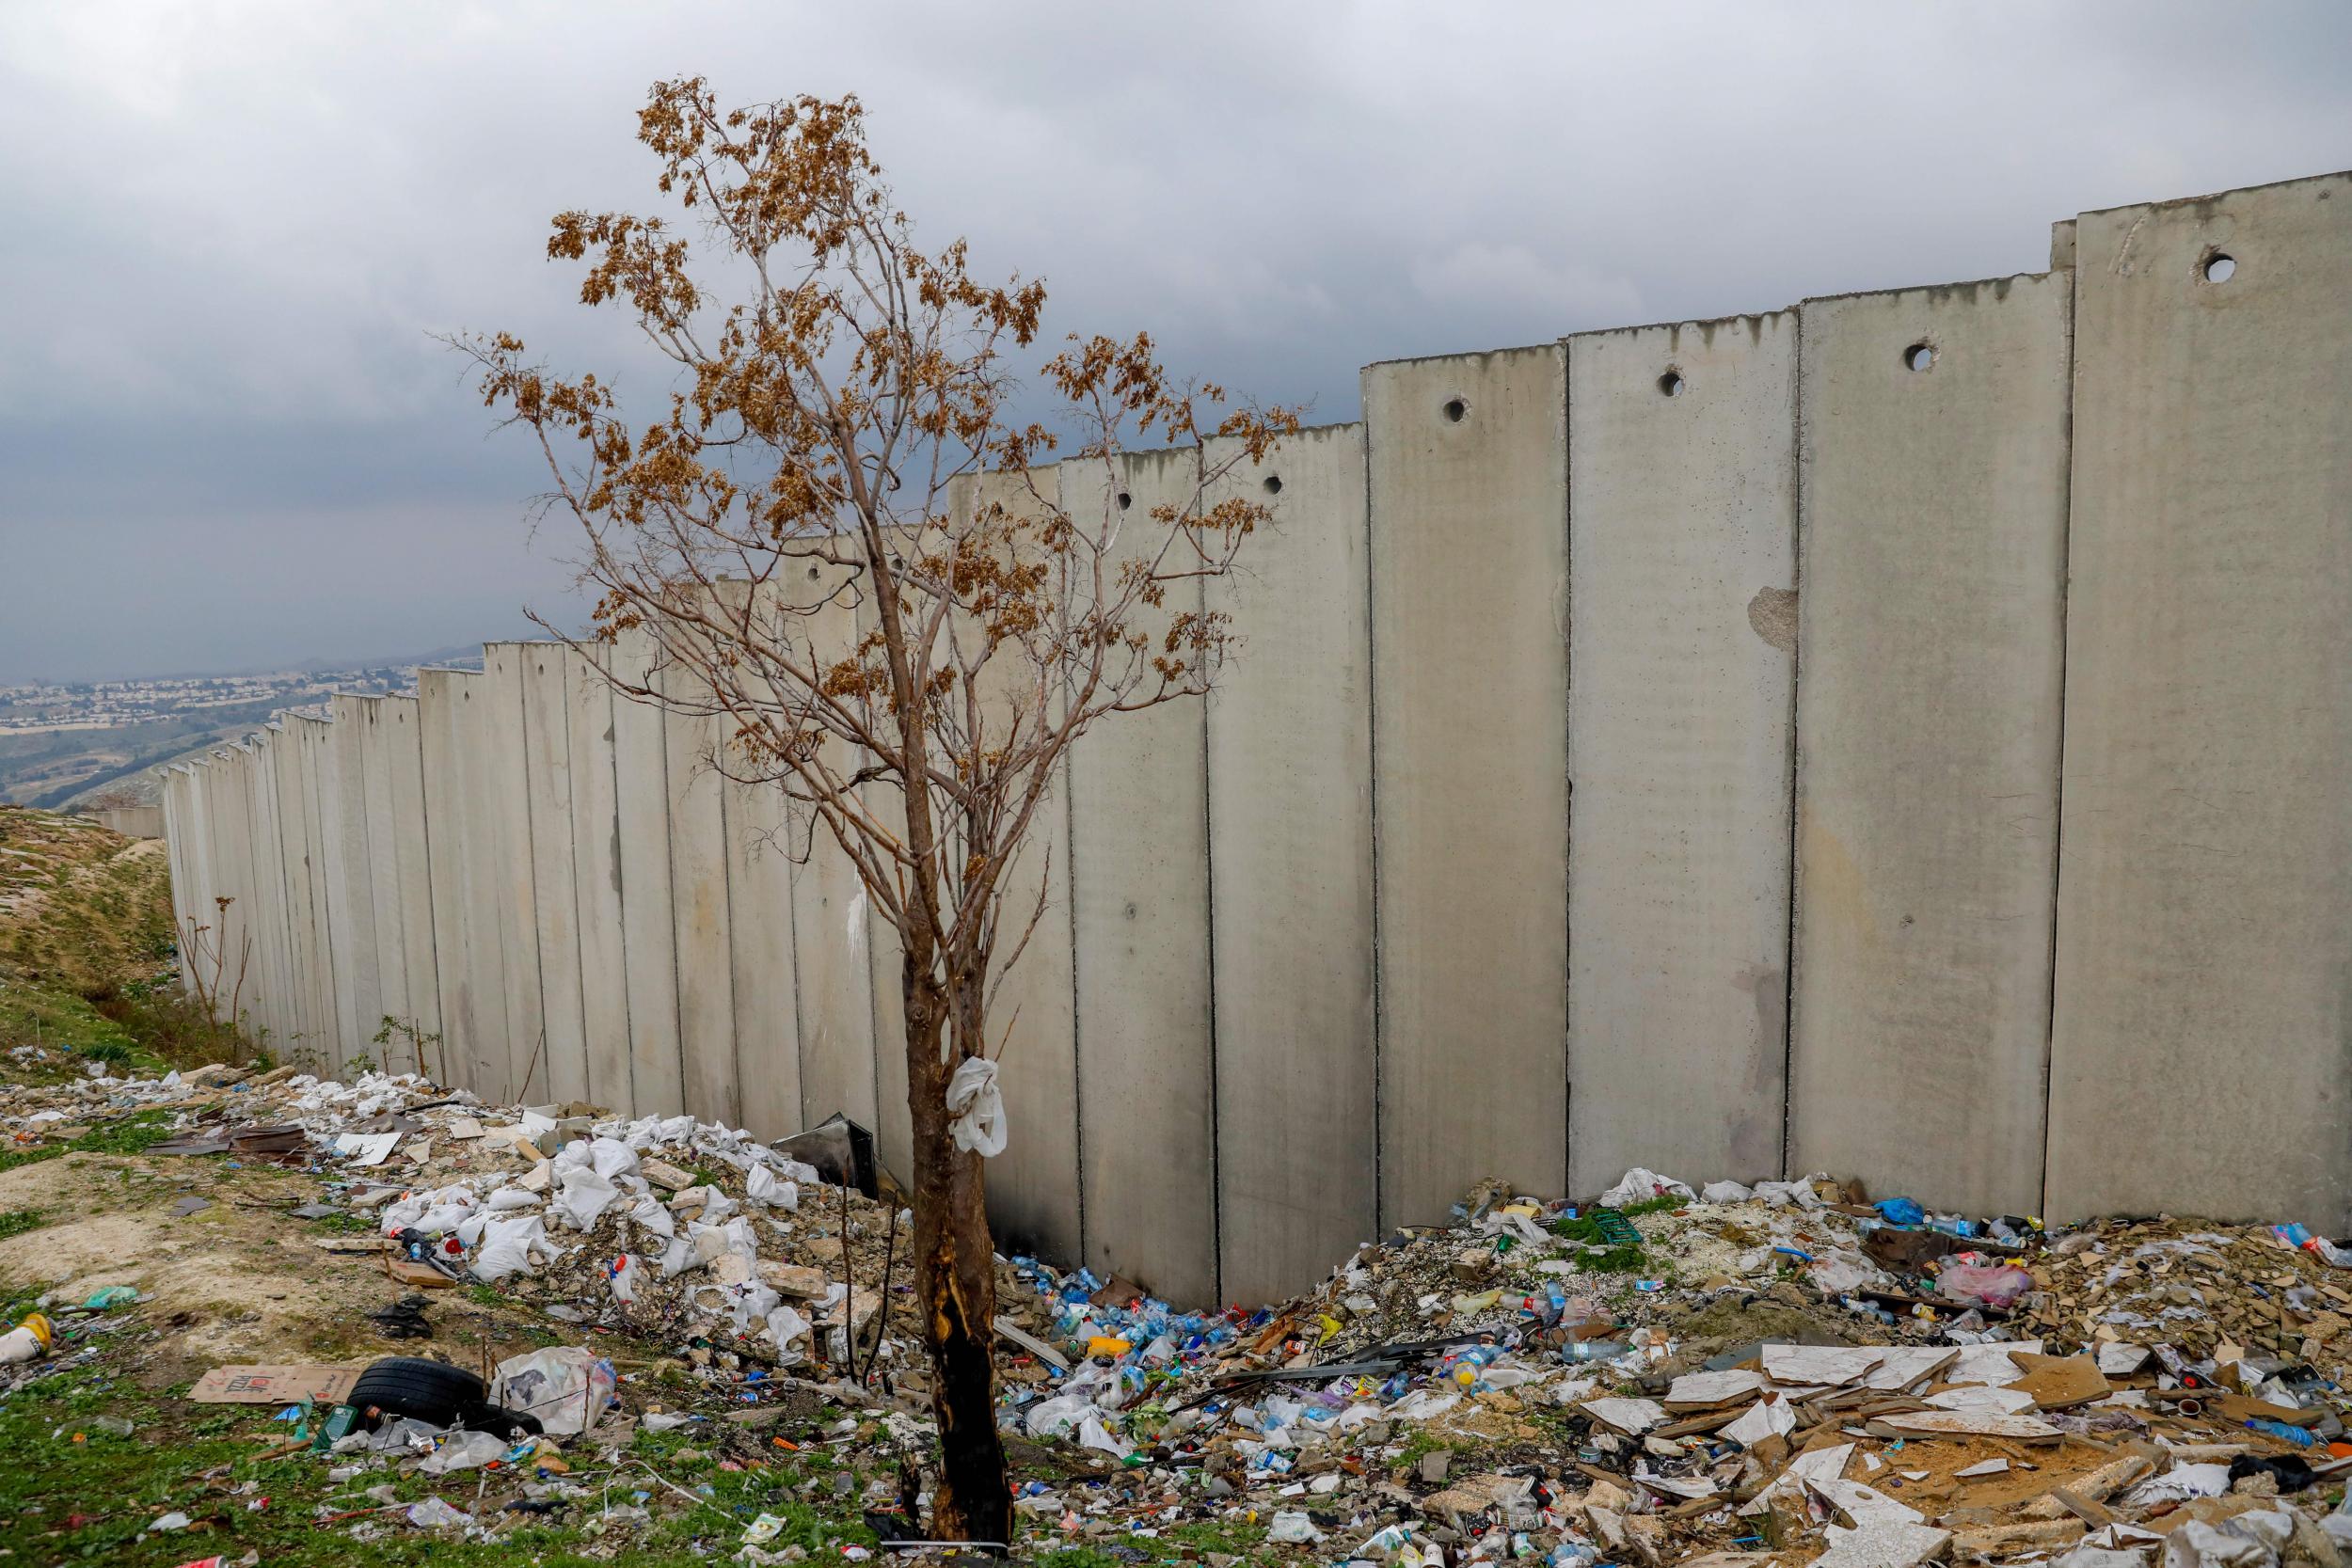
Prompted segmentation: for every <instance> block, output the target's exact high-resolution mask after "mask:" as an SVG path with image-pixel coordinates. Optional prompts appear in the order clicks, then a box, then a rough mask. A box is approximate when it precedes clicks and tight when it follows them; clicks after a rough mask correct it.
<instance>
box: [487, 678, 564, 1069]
mask: <svg viewBox="0 0 2352 1568" xmlns="http://www.w3.org/2000/svg"><path fill="white" fill-rule="evenodd" d="M526 646H527V645H526V644H524V643H521V642H487V643H485V644H483V648H482V673H483V682H484V686H485V693H484V695H485V701H486V702H487V704H488V705H487V707H486V709H485V711H484V713H483V714H481V715H480V716H479V717H478V718H477V722H478V723H480V724H482V725H483V726H484V728H483V730H482V732H481V734H482V744H483V748H484V750H483V756H482V761H483V763H484V767H485V771H484V775H483V792H482V794H481V795H480V796H479V797H478V799H479V800H481V802H482V803H483V804H484V805H485V806H486V807H488V808H490V809H489V812H488V818H489V828H490V845H491V847H492V852H493V854H494V856H495V859H494V860H493V861H492V862H491V864H492V865H493V867H494V868H495V871H496V876H495V878H494V879H493V881H492V884H491V886H492V896H493V898H494V899H495V905H494V908H495V911H496V915H497V920H498V931H499V942H500V945H501V947H502V948H503V949H504V955H505V959H504V961H505V965H506V988H505V1001H506V1052H507V1064H506V1070H507V1078H506V1082H507V1084H508V1085H509V1088H508V1090H507V1093H508V1095H509V1097H510V1098H513V1099H517V1100H536V1099H537V1098H538V1097H539V1096H541V1095H543V1094H545V1093H546V1090H547V1083H548V1066H547V1018H546V1011H545V1008H544V1006H542V1004H541V992H540V984H539V920H538V916H537V914H536V913H535V912H534V911H533V910H532V904H533V903H534V902H535V901H536V898H537V888H536V879H535V877H534V874H533V872H532V865H531V782H530V779H529V777H528V775H527V773H526V771H525V766H524V761H523V749H524V736H523V662H524V660H525V658H526V657H528V656H527V654H526V652H525V649H526Z"/></svg>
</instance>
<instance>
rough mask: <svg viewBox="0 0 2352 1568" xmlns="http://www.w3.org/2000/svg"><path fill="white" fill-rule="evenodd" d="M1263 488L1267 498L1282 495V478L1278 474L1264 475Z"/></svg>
mask: <svg viewBox="0 0 2352 1568" xmlns="http://www.w3.org/2000/svg"><path fill="white" fill-rule="evenodd" d="M1263 488H1264V490H1265V493H1266V494H1267V495H1269V496H1279V495H1280V494H1281V493H1282V476H1281V475H1280V474H1268V475H1266V476H1265V484H1264V486H1263Z"/></svg>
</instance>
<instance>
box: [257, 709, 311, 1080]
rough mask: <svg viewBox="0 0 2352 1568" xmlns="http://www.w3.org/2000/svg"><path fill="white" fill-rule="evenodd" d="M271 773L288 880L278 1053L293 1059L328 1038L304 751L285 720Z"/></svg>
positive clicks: (273, 740) (273, 745) (276, 734)
mask: <svg viewBox="0 0 2352 1568" xmlns="http://www.w3.org/2000/svg"><path fill="white" fill-rule="evenodd" d="M269 759H270V774H271V779H272V783H273V785H274V787H275V791H276V795H277V800H278V860H279V863H280V865H281V866H282V867H283V875H284V877H285V879H286V919H287V926H288V929H287V937H288V941H287V944H286V958H287V966H288V971H289V973H288V976H287V981H288V984H287V993H286V1008H287V1012H288V1015H289V1021H290V1022H289V1027H288V1029H287V1032H286V1033H285V1034H284V1035H283V1036H281V1037H279V1040H278V1050H279V1051H280V1052H282V1053H285V1054H287V1055H288V1056H289V1057H290V1058H291V1057H294V1055H296V1054H297V1053H309V1052H310V1051H312V1050H314V1049H316V1046H317V1044H318V1043H319V1042H320V1041H322V1040H323V1039H324V1037H323V1036H322V1035H320V1034H319V1033H318V1030H317V1023H316V1014H315V1012H314V1010H313V997H314V995H315V990H314V976H315V971H314V969H313V967H312V953H313V949H314V947H315V944H316V942H317V937H318V928H319V921H318V912H317V911H316V910H315V909H314V908H313V907H312V904H311V901H310V860H309V847H308V840H307V835H306V834H305V833H304V832H303V827H302V810H303V807H302V782H301V780H302V749H301V744H300V741H299V740H298V739H297V737H296V736H295V735H294V726H293V724H292V722H291V721H279V723H278V726H277V728H276V729H275V730H274V731H273V733H272V734H271V736H270V744H269Z"/></svg>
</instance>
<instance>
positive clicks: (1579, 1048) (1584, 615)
mask: <svg viewBox="0 0 2352 1568" xmlns="http://www.w3.org/2000/svg"><path fill="white" fill-rule="evenodd" d="M1567 350H1568V474H1569V509H1568V560H1569V562H1570V568H1569V598H1568V604H1569V609H1568V626H1569V655H1568V668H1569V671H1570V680H1569V688H1568V779H1569V791H1570V794H1569V799H1570V802H1571V804H1570V811H1569V818H1568V936H1569V943H1568V962H1569V970H1568V1073H1569V1082H1570V1085H1571V1086H1572V1093H1571V1101H1570V1105H1571V1116H1570V1121H1569V1128H1568V1190H1569V1191H1570V1192H1572V1193H1596V1192H1599V1191H1601V1190H1602V1189H1603V1188H1606V1187H1608V1186H1610V1185H1611V1184H1613V1183H1614V1182H1615V1181H1616V1180H1617V1179H1618V1178H1619V1177H1621V1176H1623V1175H1624V1174H1625V1173H1626V1171H1627V1170H1628V1169H1629V1167H1631V1166H1633V1165H1637V1164H1639V1165H1646V1166H1649V1167H1651V1168H1652V1169H1656V1170H1666V1171H1692V1170H1696V1171H1716V1172H1722V1173H1725V1174H1727V1175H1730V1176H1733V1177H1735V1178H1740V1179H1750V1180H1752V1179H1754V1178H1756V1177H1758V1176H1772V1175H1777V1174H1779V1171H1780V1156H1781V1115H1782V1110H1783V1107H1784V1101H1785V1087H1786V1085H1785V1083H1784V1074H1785V1069H1786V1065H1787V1061H1788V809H1789V806H1788V802H1789V772H1790V766H1789V743H1790V734H1791V723H1792V719H1791V707H1792V705H1793V703H1794V691H1795V685H1796V649H1795V638H1794V633H1795V626H1794V625H1793V619H1794V616H1793V610H1792V609H1791V605H1790V601H1791V590H1792V589H1793V588H1794V586H1795V583H1796V548H1797V515H1796V514H1797V482H1796V451H1795V446H1796V443H1795V436H1794V425H1795V410H1794V406H1793V404H1794V398H1795V393H1796V372H1797V322H1796V317H1795V315H1794V313H1793V312H1789V311H1781V312H1777V313H1774V314H1772V315H1766V316H1736V317H1732V318H1730V319H1728V320H1724V321H1713V322H1685V323H1680V324H1678V325H1666V326H1646V327H1632V328H1629V329H1626V330H1623V331H1617V332H1594V333H1587V334H1584V335H1582V336H1580V337H1575V338H1571V339H1569V340H1568V343H1567ZM1670 389H1671V392H1672V395H1669V391H1670ZM1669 1062H1670V1063H1672V1064H1673V1067H1672V1069H1669V1070H1661V1063H1669Z"/></svg>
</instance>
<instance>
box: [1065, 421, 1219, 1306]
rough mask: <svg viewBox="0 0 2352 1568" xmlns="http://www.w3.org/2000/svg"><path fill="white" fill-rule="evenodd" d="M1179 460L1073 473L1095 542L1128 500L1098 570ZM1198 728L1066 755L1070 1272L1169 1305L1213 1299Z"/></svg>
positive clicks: (1145, 525) (1130, 549) (1183, 495)
mask: <svg viewBox="0 0 2352 1568" xmlns="http://www.w3.org/2000/svg"><path fill="white" fill-rule="evenodd" d="M1194 461H1195V460H1194V456H1193V454H1192V453H1191V452H1188V451H1172V452H1150V453H1142V454H1137V455H1135V456H1130V457H1126V458H1123V459H1120V462H1119V470H1118V475H1117V479H1116V481H1115V482H1114V481H1113V479H1112V478H1111V476H1110V475H1109V474H1108V473H1107V472H1106V471H1105V469H1104V465H1103V464H1101V463H1100V462H1087V461H1083V460H1076V459H1073V461H1071V462H1069V463H1066V464H1064V465H1063V466H1062V472H1061V496H1062V498H1063V504H1064V505H1065V506H1067V507H1069V508H1070V510H1071V512H1072V514H1073V516H1074V517H1075V518H1076V520H1077V525H1078V527H1079V529H1080V530H1081V531H1087V532H1093V531H1097V530H1099V528H1100V526H1101V520H1102V518H1103V516H1104V509H1105V508H1112V509H1116V507H1117V496H1118V495H1119V494H1122V493H1123V494H1125V495H1126V496H1128V497H1129V500H1130V504H1129V506H1128V507H1127V509H1126V510H1125V511H1124V512H1122V513H1117V514H1116V515H1120V516H1123V517H1126V518H1129V519H1131V520H1132V521H1131V523H1130V525H1129V526H1128V527H1127V528H1126V529H1124V530H1123V531H1122V533H1121V536H1120V540H1119V542H1118V545H1117V546H1116V548H1115V551H1114V559H1115V560H1117V561H1120V562H1124V561H1127V560H1133V559H1141V558H1142V552H1145V551H1149V550H1152V549H1154V548H1156V546H1157V544H1158V539H1159V537H1160V535H1161V531H1162V526H1161V525H1158V524H1155V523H1153V522H1152V520H1151V514H1152V508H1153V507H1155V506H1160V505H1182V504H1184V502H1185V501H1186V499H1187V498H1188V497H1189V496H1190V495H1191V493H1192V485H1193V473H1194V468H1193V465H1194ZM1198 593H1199V589H1198V584H1197V582H1184V583H1179V584H1177V585H1176V586H1175V587H1174V588H1173V589H1171V590H1170V591H1169V594H1168V613H1173V612H1175V611H1176V610H1179V609H1181V608H1191V609H1194V610H1198V609H1199V607H1200V599H1199V597H1198ZM1146 614H1147V621H1146V623H1145V624H1146V625H1147V626H1149V627H1151V628H1152V629H1156V628H1157V627H1158V626H1160V625H1162V621H1161V618H1160V613H1159V612H1157V611H1147V612H1146ZM1203 718H1204V716H1203V714H1202V712H1201V705H1200V703H1198V702H1192V701H1177V702H1170V703H1165V704H1162V705H1159V706H1157V707H1153V708H1150V709H1146V710H1144V711H1142V712H1139V713H1124V714H1116V715H1113V716H1111V717H1110V718H1108V719H1106V720H1104V721H1103V722H1101V723H1100V724H1098V725H1097V726H1096V727H1095V728H1094V730H1093V731H1092V732H1091V733H1090V734H1089V735H1088V736H1085V737H1084V738H1083V739H1081V740H1080V741H1079V742H1078V744H1077V745H1076V746H1075V747H1074V748H1073V751H1072V754H1071V759H1070V823H1071V830H1070V843H1071V867H1070V873H1071V875H1070V881H1071V890H1070V891H1071V907H1072V911H1073V922H1074V927H1075V931H1076V938H1075V948H1074V952H1075V958H1076V967H1077V975H1078V997H1077V1023H1078V1085H1079V1095H1080V1101H1081V1104H1082V1105H1083V1107H1084V1114H1085V1117H1086V1140H1085V1144H1084V1148H1083V1158H1084V1164H1083V1170H1082V1175H1083V1180H1084V1191H1085V1204H1086V1260H1087V1263H1088V1265H1089V1267H1091V1268H1092V1269H1093V1270H1094V1271H1095V1272H1096V1273H1097V1274H1104V1275H1107V1274H1108V1273H1110V1272H1112V1271H1114V1270H1116V1271H1118V1272H1120V1273H1122V1274H1124V1275H1127V1276H1128V1277H1129V1278H1131V1279H1134V1280H1136V1282H1137V1283H1139V1284H1143V1285H1147V1286H1149V1287H1151V1288H1152V1290H1153V1291H1156V1292H1157V1293H1159V1294H1161V1295H1164V1296H1166V1297H1168V1299H1170V1300H1172V1301H1184V1302H1210V1301H1216V1300H1220V1299H1222V1297H1221V1296H1220V1295H1219V1292H1218V1290H1217V1277H1216V1267H1217V1259H1216V1245H1217V1243H1216V1129H1215V1126H1214V1120H1215V1106H1216V1064H1215V1059H1214V1053H1213V1047H1212V1044H1211V1041H1212V1033H1211V1031H1212V1028H1213V1027H1214V1024H1213V1021H1212V1018H1211V1011H1210V1009H1211V1000H1210V980H1209V859H1208V857H1209V839H1208V826H1209V825H1208V800H1207V789H1206V782H1205V779H1204V774H1205V772H1206V768H1205V766H1204V740H1203Z"/></svg>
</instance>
